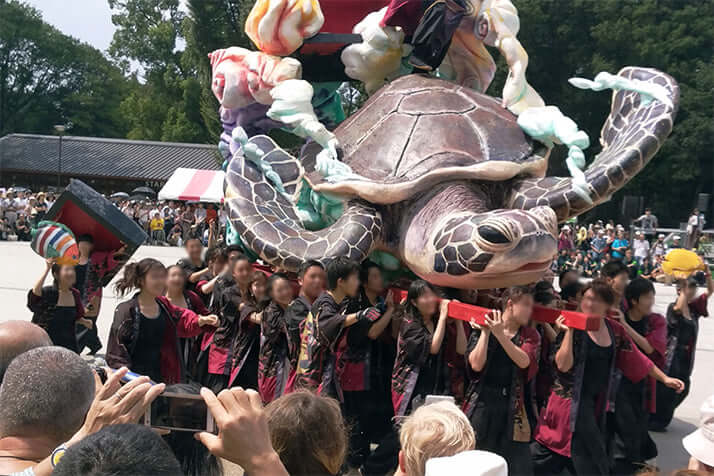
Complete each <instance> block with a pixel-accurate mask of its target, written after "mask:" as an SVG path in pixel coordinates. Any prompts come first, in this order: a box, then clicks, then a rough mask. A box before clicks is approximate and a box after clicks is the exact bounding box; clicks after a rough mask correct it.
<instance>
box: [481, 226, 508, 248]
mask: <svg viewBox="0 0 714 476" xmlns="http://www.w3.org/2000/svg"><path fill="white" fill-rule="evenodd" d="M478 234H479V235H481V238H483V239H484V240H486V241H488V242H490V243H493V244H496V245H503V244H506V243H510V241H511V240H509V239H508V237H507V236H506V235H505V234H504V233H502V232H501V231H500V230H499V229H498V228H496V227H494V226H491V225H481V226H480V227H478Z"/></svg>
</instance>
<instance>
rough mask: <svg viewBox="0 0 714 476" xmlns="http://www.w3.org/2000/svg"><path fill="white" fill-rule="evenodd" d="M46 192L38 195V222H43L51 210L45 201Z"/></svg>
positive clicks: (36, 206)
mask: <svg viewBox="0 0 714 476" xmlns="http://www.w3.org/2000/svg"><path fill="white" fill-rule="evenodd" d="M45 197H46V195H45V192H40V193H38V194H37V201H36V202H35V210H34V211H35V212H37V222H38V223H39V222H41V221H42V220H43V219H44V218H45V214H46V213H47V210H48V209H49V206H48V205H47V202H46V201H45Z"/></svg>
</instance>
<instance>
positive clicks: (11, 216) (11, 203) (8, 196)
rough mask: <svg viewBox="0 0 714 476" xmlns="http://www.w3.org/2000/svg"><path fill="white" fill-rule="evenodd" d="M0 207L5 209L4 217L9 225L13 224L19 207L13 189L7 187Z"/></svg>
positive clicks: (12, 225)
mask: <svg viewBox="0 0 714 476" xmlns="http://www.w3.org/2000/svg"><path fill="white" fill-rule="evenodd" d="M2 208H3V210H5V218H7V222H8V224H9V225H10V226H11V227H14V226H15V221H17V212H18V209H20V208H21V207H20V202H19V200H18V199H17V197H15V189H13V188H8V189H7V192H5V199H4V200H3V201H2Z"/></svg>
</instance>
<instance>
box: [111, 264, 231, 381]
mask: <svg viewBox="0 0 714 476" xmlns="http://www.w3.org/2000/svg"><path fill="white" fill-rule="evenodd" d="M166 276H167V273H166V268H165V267H164V265H163V264H162V263H161V262H160V261H158V260H155V259H153V258H144V259H142V260H141V261H139V262H136V263H129V264H128V265H126V267H125V268H124V274H123V276H122V277H121V279H119V280H118V281H117V283H116V285H115V287H116V291H117V294H118V295H120V296H122V295H124V294H125V293H126V292H127V291H129V290H130V289H137V290H138V292H137V293H136V294H135V295H134V296H133V297H132V298H131V299H130V300H128V301H125V302H123V303H121V304H119V306H117V308H116V311H115V312H114V322H113V323H112V328H111V331H110V332H109V344H108V346H107V356H106V359H107V363H108V364H109V366H111V367H113V368H118V367H122V366H126V367H128V368H130V369H131V370H132V371H134V372H136V373H138V374H141V375H147V376H149V377H150V378H151V379H152V380H153V381H154V382H164V383H167V384H173V383H180V382H183V381H185V380H186V377H187V374H186V368H185V366H184V364H183V361H182V359H181V358H180V355H181V350H180V348H179V338H186V337H194V336H197V335H199V334H201V333H202V332H203V330H204V328H205V327H214V326H216V325H217V324H218V317H216V316H215V315H207V316H199V315H198V314H196V313H195V312H193V311H190V310H188V309H182V308H180V307H177V306H174V305H173V304H171V301H169V299H168V298H166V297H165V296H164V290H165V288H166Z"/></svg>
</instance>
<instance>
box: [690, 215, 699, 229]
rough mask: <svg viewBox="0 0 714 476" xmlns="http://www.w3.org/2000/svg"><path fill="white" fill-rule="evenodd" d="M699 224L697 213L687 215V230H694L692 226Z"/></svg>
mask: <svg viewBox="0 0 714 476" xmlns="http://www.w3.org/2000/svg"><path fill="white" fill-rule="evenodd" d="M698 225H699V217H698V216H697V215H692V216H690V217H689V221H687V232H688V233H691V232H692V231H693V230H694V227H696V226H698Z"/></svg>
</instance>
